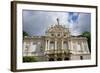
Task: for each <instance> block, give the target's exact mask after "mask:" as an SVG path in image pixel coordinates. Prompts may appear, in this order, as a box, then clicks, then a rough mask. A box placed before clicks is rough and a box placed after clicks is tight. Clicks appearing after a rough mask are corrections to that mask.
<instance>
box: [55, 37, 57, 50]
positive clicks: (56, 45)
mask: <svg viewBox="0 0 100 73" xmlns="http://www.w3.org/2000/svg"><path fill="white" fill-rule="evenodd" d="M55 50H57V40H56V39H55Z"/></svg>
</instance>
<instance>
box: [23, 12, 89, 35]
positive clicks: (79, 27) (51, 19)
mask: <svg viewBox="0 0 100 73" xmlns="http://www.w3.org/2000/svg"><path fill="white" fill-rule="evenodd" d="M75 15H77V13H76V14H75ZM89 16H90V15H89V14H84V13H80V15H79V19H78V24H72V23H69V22H68V18H69V13H68V12H48V11H31V10H30V11H27V10H24V11H23V30H24V31H26V32H28V33H29V35H30V36H33V35H44V34H45V31H46V30H47V29H48V28H49V26H51V25H55V24H57V20H56V19H57V18H59V22H60V25H65V26H66V27H68V26H69V25H70V28H71V32H72V34H74V35H77V34H80V33H81V32H82V31H84V30H86V29H87V30H88V29H90V17H89ZM87 26H88V27H87ZM83 27H84V28H83Z"/></svg>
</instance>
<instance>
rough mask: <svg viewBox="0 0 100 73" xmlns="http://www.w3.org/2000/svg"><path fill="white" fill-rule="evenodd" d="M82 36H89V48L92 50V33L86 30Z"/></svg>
mask: <svg viewBox="0 0 100 73" xmlns="http://www.w3.org/2000/svg"><path fill="white" fill-rule="evenodd" d="M82 36H84V37H86V38H87V41H88V46H89V50H90V52H91V33H90V32H87V31H86V32H83V33H82Z"/></svg>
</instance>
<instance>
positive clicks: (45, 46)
mask: <svg viewBox="0 0 100 73" xmlns="http://www.w3.org/2000/svg"><path fill="white" fill-rule="evenodd" d="M45 50H46V51H47V50H48V48H47V40H46V41H45Z"/></svg>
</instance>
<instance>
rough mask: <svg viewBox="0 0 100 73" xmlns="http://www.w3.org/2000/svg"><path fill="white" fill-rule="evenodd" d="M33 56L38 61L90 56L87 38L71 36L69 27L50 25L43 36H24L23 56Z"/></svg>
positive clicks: (86, 57) (87, 57) (83, 58)
mask: <svg viewBox="0 0 100 73" xmlns="http://www.w3.org/2000/svg"><path fill="white" fill-rule="evenodd" d="M24 56H34V57H35V58H36V59H37V60H38V61H63V60H86V59H90V58H91V54H90V51H89V48H88V43H87V38H86V37H81V36H72V35H71V34H70V30H69V28H65V27H64V26H62V25H60V24H59V19H57V24H56V25H55V26H51V27H50V28H49V29H48V30H47V31H46V32H45V36H32V37H28V36H25V37H24V39H23V57H24Z"/></svg>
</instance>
